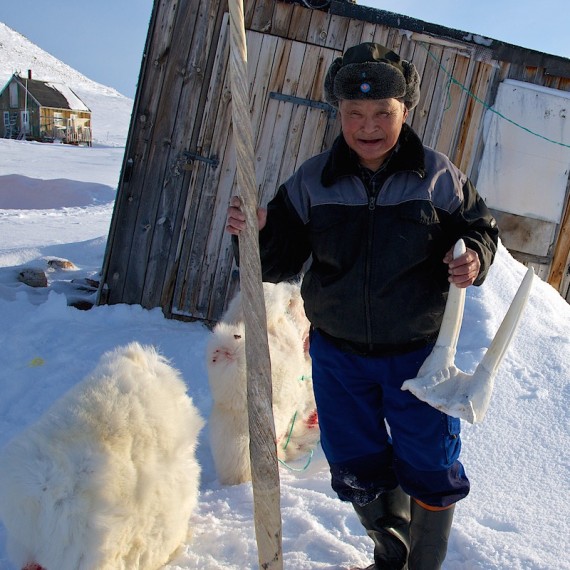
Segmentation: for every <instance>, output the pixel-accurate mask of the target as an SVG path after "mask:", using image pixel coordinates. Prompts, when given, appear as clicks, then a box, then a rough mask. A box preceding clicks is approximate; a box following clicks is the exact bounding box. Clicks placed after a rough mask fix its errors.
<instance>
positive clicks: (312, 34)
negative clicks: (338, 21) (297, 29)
mask: <svg viewBox="0 0 570 570" xmlns="http://www.w3.org/2000/svg"><path fill="white" fill-rule="evenodd" d="M330 20H331V15H330V14H329V13H328V12H323V11H321V10H313V11H312V12H311V23H310V25H309V32H308V34H307V41H308V42H309V43H311V44H315V45H319V46H324V45H325V43H326V41H327V35H328V30H329V23H330Z"/></svg>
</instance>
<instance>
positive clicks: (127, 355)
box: [0, 343, 203, 570]
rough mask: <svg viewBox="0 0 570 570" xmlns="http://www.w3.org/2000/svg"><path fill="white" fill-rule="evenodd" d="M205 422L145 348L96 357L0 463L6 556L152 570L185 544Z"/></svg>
mask: <svg viewBox="0 0 570 570" xmlns="http://www.w3.org/2000/svg"><path fill="white" fill-rule="evenodd" d="M202 426H203V420H202V418H201V417H200V415H199V413H198V411H197V409H196V408H195V407H194V405H193V403H192V400H191V399H190V398H189V397H188V395H187V394H186V386H185V384H184V382H183V380H182V379H181V377H180V375H179V373H178V372H177V371H176V370H174V369H173V368H172V367H171V366H169V364H168V363H167V361H166V360H165V359H164V358H163V357H161V356H160V355H158V354H157V352H156V351H155V350H154V349H153V348H152V347H142V346H140V345H139V344H137V343H132V344H130V345H128V346H126V347H122V348H119V349H117V350H115V351H112V352H108V353H106V354H105V355H103V357H102V359H101V361H100V363H99V365H98V367H97V368H96V370H95V371H94V372H93V373H92V374H91V375H90V376H88V377H87V378H86V379H85V380H83V381H82V382H80V383H79V384H77V385H76V386H75V387H74V388H72V389H71V390H70V391H69V392H68V393H67V394H65V395H64V396H63V397H62V398H60V399H59V400H58V401H57V402H55V404H54V405H53V406H52V407H51V408H50V409H49V410H48V411H47V412H46V413H45V414H44V415H43V416H42V417H41V418H40V419H39V420H38V421H37V422H36V423H35V424H34V425H32V426H31V427H29V428H28V429H27V430H26V431H24V432H23V433H21V434H20V435H18V436H16V437H15V438H14V439H13V440H12V441H11V442H10V443H9V444H8V445H7V446H6V447H5V448H4V449H3V450H2V452H1V454H0V518H2V520H3V522H4V525H5V526H6V529H7V535H8V541H7V543H8V544H7V545H8V552H9V555H10V557H11V558H12V560H13V561H14V563H15V564H17V565H19V567H20V568H21V567H23V566H25V565H26V564H28V563H31V562H36V563H38V564H40V565H41V566H42V567H43V568H45V569H46V570H137V569H138V570H157V569H158V568H160V567H161V566H162V565H163V564H165V563H166V562H167V561H168V559H169V558H170V557H171V555H172V554H173V553H174V551H175V550H176V549H177V548H178V547H179V546H180V545H181V544H182V543H184V542H185V541H186V539H187V536H188V523H189V517H190V515H191V513H192V512H193V510H194V508H195V507H196V504H197V501H198V488H199V480H200V467H199V465H198V463H197V461H196V459H195V448H196V445H197V440H198V435H199V432H200V430H201V428H202Z"/></svg>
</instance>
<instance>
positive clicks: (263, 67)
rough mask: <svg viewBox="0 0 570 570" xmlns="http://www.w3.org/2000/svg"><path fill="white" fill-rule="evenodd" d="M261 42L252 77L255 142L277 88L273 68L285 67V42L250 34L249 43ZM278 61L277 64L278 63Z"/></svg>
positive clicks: (252, 114) (273, 37)
mask: <svg viewBox="0 0 570 570" xmlns="http://www.w3.org/2000/svg"><path fill="white" fill-rule="evenodd" d="M250 39H251V42H252V43H253V42H254V41H258V42H260V46H261V47H260V51H259V53H258V54H256V56H257V69H256V72H255V75H254V76H253V77H252V81H253V83H252V88H251V92H250V105H251V109H250V112H251V123H252V126H253V136H254V137H255V141H257V139H258V138H259V133H260V130H261V126H262V125H263V122H264V117H265V113H266V109H267V102H268V98H269V92H270V91H271V90H273V89H274V88H275V85H274V84H273V83H272V81H271V73H272V70H273V66H274V65H275V64H276V65H284V58H285V57H286V55H285V52H284V46H285V43H284V40H283V39H279V38H277V37H275V36H268V35H266V34H265V35H264V34H258V33H254V32H251V33H249V34H248V41H250ZM276 60H277V63H276Z"/></svg>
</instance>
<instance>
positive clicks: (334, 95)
mask: <svg viewBox="0 0 570 570" xmlns="http://www.w3.org/2000/svg"><path fill="white" fill-rule="evenodd" d="M391 97H395V98H397V99H400V98H402V99H403V100H404V104H405V105H406V107H407V108H408V109H413V108H414V107H415V106H416V105H417V104H418V101H419V100H420V76H419V74H418V72H417V70H416V67H415V65H414V64H413V63H410V62H409V61H406V60H404V59H401V58H400V56H399V55H398V54H397V53H395V52H393V51H391V50H389V49H388V48H386V47H384V46H382V45H380V44H375V43H371V42H366V43H363V44H359V45H357V46H354V47H351V48H348V49H347V50H346V51H345V52H344V55H343V56H342V57H337V58H336V59H335V60H334V61H333V62H332V64H331V66H330V67H329V70H328V72H327V75H326V77H325V99H326V100H327V101H328V102H329V103H330V104H331V105H333V106H335V107H338V102H339V100H340V99H388V98H391Z"/></svg>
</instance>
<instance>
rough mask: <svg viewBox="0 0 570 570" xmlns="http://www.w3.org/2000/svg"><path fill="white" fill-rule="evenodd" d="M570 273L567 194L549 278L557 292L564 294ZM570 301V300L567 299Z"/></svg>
mask: <svg viewBox="0 0 570 570" xmlns="http://www.w3.org/2000/svg"><path fill="white" fill-rule="evenodd" d="M569 272H570V195H569V193H568V192H567V197H566V208H565V210H564V216H563V218H562V222H561V224H560V231H559V232H558V238H557V241H556V247H555V248H554V257H553V259H552V268H551V270H550V275H549V276H548V283H550V284H551V285H552V286H553V287H554V288H555V289H556V290H557V291H560V293H562V287H561V286H562V284H563V280H564V277H565V276H567V275H568V274H569ZM567 300H569V301H570V299H567Z"/></svg>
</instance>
